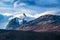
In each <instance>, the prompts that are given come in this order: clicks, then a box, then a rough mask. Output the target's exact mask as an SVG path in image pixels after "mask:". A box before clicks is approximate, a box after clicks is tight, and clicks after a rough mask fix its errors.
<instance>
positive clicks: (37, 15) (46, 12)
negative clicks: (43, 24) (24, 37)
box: [34, 10, 60, 18]
mask: <svg viewBox="0 0 60 40" xmlns="http://www.w3.org/2000/svg"><path fill="white" fill-rule="evenodd" d="M47 14H52V15H60V11H55V10H51V11H45V12H43V13H41V14H36V15H35V16H34V17H35V18H38V17H40V16H43V15H47Z"/></svg>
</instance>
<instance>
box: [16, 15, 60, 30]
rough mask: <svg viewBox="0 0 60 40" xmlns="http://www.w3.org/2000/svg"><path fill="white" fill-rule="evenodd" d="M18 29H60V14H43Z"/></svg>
mask: <svg viewBox="0 0 60 40" xmlns="http://www.w3.org/2000/svg"><path fill="white" fill-rule="evenodd" d="M16 30H26V31H27V30H33V31H60V16H58V15H43V16H41V17H39V18H37V19H35V20H32V21H30V22H27V23H26V24H24V25H23V26H20V27H18V28H16Z"/></svg>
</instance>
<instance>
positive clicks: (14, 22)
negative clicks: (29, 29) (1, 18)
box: [6, 17, 26, 30]
mask: <svg viewBox="0 0 60 40" xmlns="http://www.w3.org/2000/svg"><path fill="white" fill-rule="evenodd" d="M19 21H20V22H19ZM25 23H26V20H20V19H19V18H17V17H16V18H13V19H11V20H10V22H9V23H8V25H7V27H6V29H8V30H14V29H16V28H18V27H19V26H22V25H23V24H25Z"/></svg>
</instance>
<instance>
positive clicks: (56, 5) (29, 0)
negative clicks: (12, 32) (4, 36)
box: [0, 0, 60, 29]
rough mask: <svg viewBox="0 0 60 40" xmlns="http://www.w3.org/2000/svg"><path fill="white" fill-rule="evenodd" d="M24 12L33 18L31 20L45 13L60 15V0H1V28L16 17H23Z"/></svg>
mask: <svg viewBox="0 0 60 40" xmlns="http://www.w3.org/2000/svg"><path fill="white" fill-rule="evenodd" d="M23 13H25V14H26V16H27V17H29V18H31V19H29V21H31V20H34V19H36V18H38V17H40V16H41V15H45V14H56V15H60V0H0V19H1V20H2V21H0V24H1V26H0V29H5V28H6V25H7V24H8V22H9V21H10V20H11V19H13V18H14V17H20V18H21V16H22V17H23V15H22V14H23ZM17 15H18V16H17ZM2 17H3V18H2ZM3 19H4V20H3ZM26 19H27V18H26ZM27 21H28V20H27Z"/></svg>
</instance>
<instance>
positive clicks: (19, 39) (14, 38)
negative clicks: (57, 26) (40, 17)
mask: <svg viewBox="0 0 60 40" xmlns="http://www.w3.org/2000/svg"><path fill="white" fill-rule="evenodd" d="M0 40H60V32H34V31H19V30H0Z"/></svg>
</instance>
